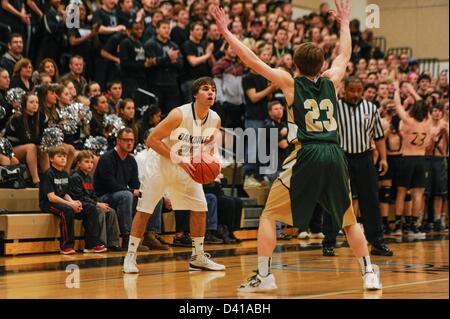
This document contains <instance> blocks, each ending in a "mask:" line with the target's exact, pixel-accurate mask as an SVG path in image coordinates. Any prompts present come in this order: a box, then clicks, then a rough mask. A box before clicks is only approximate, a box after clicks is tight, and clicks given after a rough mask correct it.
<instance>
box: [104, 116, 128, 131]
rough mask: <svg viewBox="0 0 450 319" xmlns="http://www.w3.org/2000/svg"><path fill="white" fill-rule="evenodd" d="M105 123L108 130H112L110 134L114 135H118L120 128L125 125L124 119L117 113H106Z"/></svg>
mask: <svg viewBox="0 0 450 319" xmlns="http://www.w3.org/2000/svg"><path fill="white" fill-rule="evenodd" d="M103 125H104V126H105V128H106V129H107V130H108V131H109V130H111V133H110V135H113V136H117V133H118V132H119V130H120V129H121V128H124V127H125V124H124V123H123V121H122V119H121V118H120V117H118V116H117V115H115V114H109V115H105V119H104V121H103Z"/></svg>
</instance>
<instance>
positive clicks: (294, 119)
mask: <svg viewBox="0 0 450 319" xmlns="http://www.w3.org/2000/svg"><path fill="white" fill-rule="evenodd" d="M335 4H336V7H337V13H335V14H336V18H337V19H338V21H339V22H340V25H341V29H340V47H341V52H340V54H339V55H338V56H337V57H336V58H335V60H334V61H333V65H332V67H331V68H330V69H329V70H328V71H326V72H325V73H323V74H322V75H320V70H321V68H322V65H323V62H324V53H323V50H322V49H321V48H320V47H319V46H317V45H315V44H313V43H304V44H302V45H300V47H299V48H298V49H297V50H296V52H295V54H294V62H295V64H296V66H297V71H298V73H299V76H298V77H295V78H292V76H291V75H290V74H289V73H288V72H286V71H284V70H280V69H274V68H271V67H270V66H268V65H267V64H265V63H264V62H263V61H261V60H260V59H258V57H257V56H256V55H255V54H254V53H253V52H252V51H251V50H250V49H248V48H247V47H246V46H245V45H244V44H242V43H241V42H240V41H239V39H237V38H236V37H235V36H234V35H233V34H232V33H231V32H230V31H229V30H228V25H229V23H230V20H229V18H228V16H227V15H226V14H225V12H224V11H223V10H222V9H220V8H218V7H216V8H214V11H213V16H214V19H215V20H216V22H217V26H218V27H219V30H220V32H221V33H222V35H223V36H224V38H225V40H226V41H227V42H228V43H229V44H230V46H231V47H232V48H233V49H234V50H235V52H236V53H237V54H238V56H239V57H240V58H241V60H242V61H243V62H244V63H245V64H246V65H247V66H248V67H249V68H251V69H253V70H254V71H256V72H257V73H259V74H261V75H262V76H264V77H265V78H266V79H267V80H269V81H271V82H272V83H273V84H275V85H276V86H278V87H279V88H280V89H281V90H282V91H283V94H284V96H285V98H286V101H287V104H288V105H289V107H288V122H289V130H290V134H292V133H295V130H297V131H296V133H295V138H294V139H291V142H292V143H294V145H296V147H295V150H294V151H293V153H292V154H291V155H290V156H289V157H288V158H287V159H286V161H285V162H284V168H285V171H283V172H282V173H281V175H280V176H279V178H278V179H277V180H276V182H274V184H273V185H272V188H271V190H270V193H269V197H268V200H267V203H266V207H265V209H264V211H263V213H262V215H261V218H260V224H259V230H258V272H257V274H256V275H254V276H252V277H251V278H249V279H248V281H247V282H245V283H244V284H242V285H241V286H240V287H239V289H238V290H239V291H240V292H265V291H270V290H273V289H276V288H277V285H276V283H275V277H274V275H273V274H272V273H271V272H270V267H271V258H272V254H273V250H274V248H275V245H276V235H275V234H276V232H275V221H276V220H279V221H282V222H284V223H286V224H289V225H293V226H295V227H298V228H305V227H307V226H308V225H309V222H310V219H311V216H312V215H313V212H314V208H315V207H316V205H320V206H322V208H323V209H324V210H325V211H327V213H329V214H331V216H332V219H333V222H334V223H335V224H336V225H338V226H339V227H341V228H343V229H344V231H345V233H346V235H347V241H348V243H349V245H350V247H351V248H352V249H353V251H354V253H355V255H356V256H357V258H358V261H359V264H360V267H361V273H362V278H363V287H364V289H368V290H378V289H381V282H380V277H379V273H378V267H377V266H375V265H372V264H371V262H370V257H369V251H368V248H367V243H366V238H365V237H364V234H363V232H362V230H361V227H360V226H358V225H357V223H356V218H355V214H354V212H353V209H352V205H351V194H350V181H349V175H348V170H347V165H346V160H345V157H344V153H343V151H342V149H341V148H340V147H339V143H338V131H337V122H336V108H337V107H338V103H337V99H336V89H335V88H336V87H337V86H338V85H339V84H340V82H341V81H342V79H343V78H344V76H345V70H346V67H347V63H348V62H349V60H350V55H351V36H350V29H349V17H350V11H351V8H350V5H349V3H348V0H335Z"/></svg>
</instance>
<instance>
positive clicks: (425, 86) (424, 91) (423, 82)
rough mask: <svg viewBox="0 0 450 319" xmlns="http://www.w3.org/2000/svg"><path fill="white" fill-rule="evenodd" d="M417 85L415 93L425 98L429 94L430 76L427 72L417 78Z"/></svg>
mask: <svg viewBox="0 0 450 319" xmlns="http://www.w3.org/2000/svg"><path fill="white" fill-rule="evenodd" d="M417 85H418V88H417V93H418V94H419V95H420V97H421V98H422V99H423V100H426V99H427V97H428V96H429V95H430V92H429V89H430V87H431V77H430V76H429V75H428V74H421V75H420V76H419V78H418V79H417Z"/></svg>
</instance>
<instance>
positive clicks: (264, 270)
mask: <svg viewBox="0 0 450 319" xmlns="http://www.w3.org/2000/svg"><path fill="white" fill-rule="evenodd" d="M271 266H272V257H266V256H258V274H259V275H260V276H261V277H267V276H268V275H269V274H270V268H271Z"/></svg>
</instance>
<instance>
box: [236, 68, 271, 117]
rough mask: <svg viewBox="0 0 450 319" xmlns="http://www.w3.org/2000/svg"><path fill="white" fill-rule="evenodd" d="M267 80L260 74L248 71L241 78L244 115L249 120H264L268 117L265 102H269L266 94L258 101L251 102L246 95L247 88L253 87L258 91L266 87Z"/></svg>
mask: <svg viewBox="0 0 450 319" xmlns="http://www.w3.org/2000/svg"><path fill="white" fill-rule="evenodd" d="M268 84H269V82H268V81H267V80H266V79H265V78H264V77H263V76H261V75H259V74H255V73H252V72H250V73H248V74H247V75H246V76H245V77H244V78H243V79H242V88H243V89H244V93H245V103H246V106H247V108H246V117H247V119H249V120H260V121H264V120H265V119H267V118H268V114H267V104H268V103H269V98H268V97H267V96H266V97H265V98H263V99H261V100H260V101H258V102H256V103H253V102H252V101H251V100H250V98H249V97H248V96H247V90H249V89H251V88H255V89H256V92H260V91H262V90H264V89H265V88H267V86H268Z"/></svg>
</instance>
